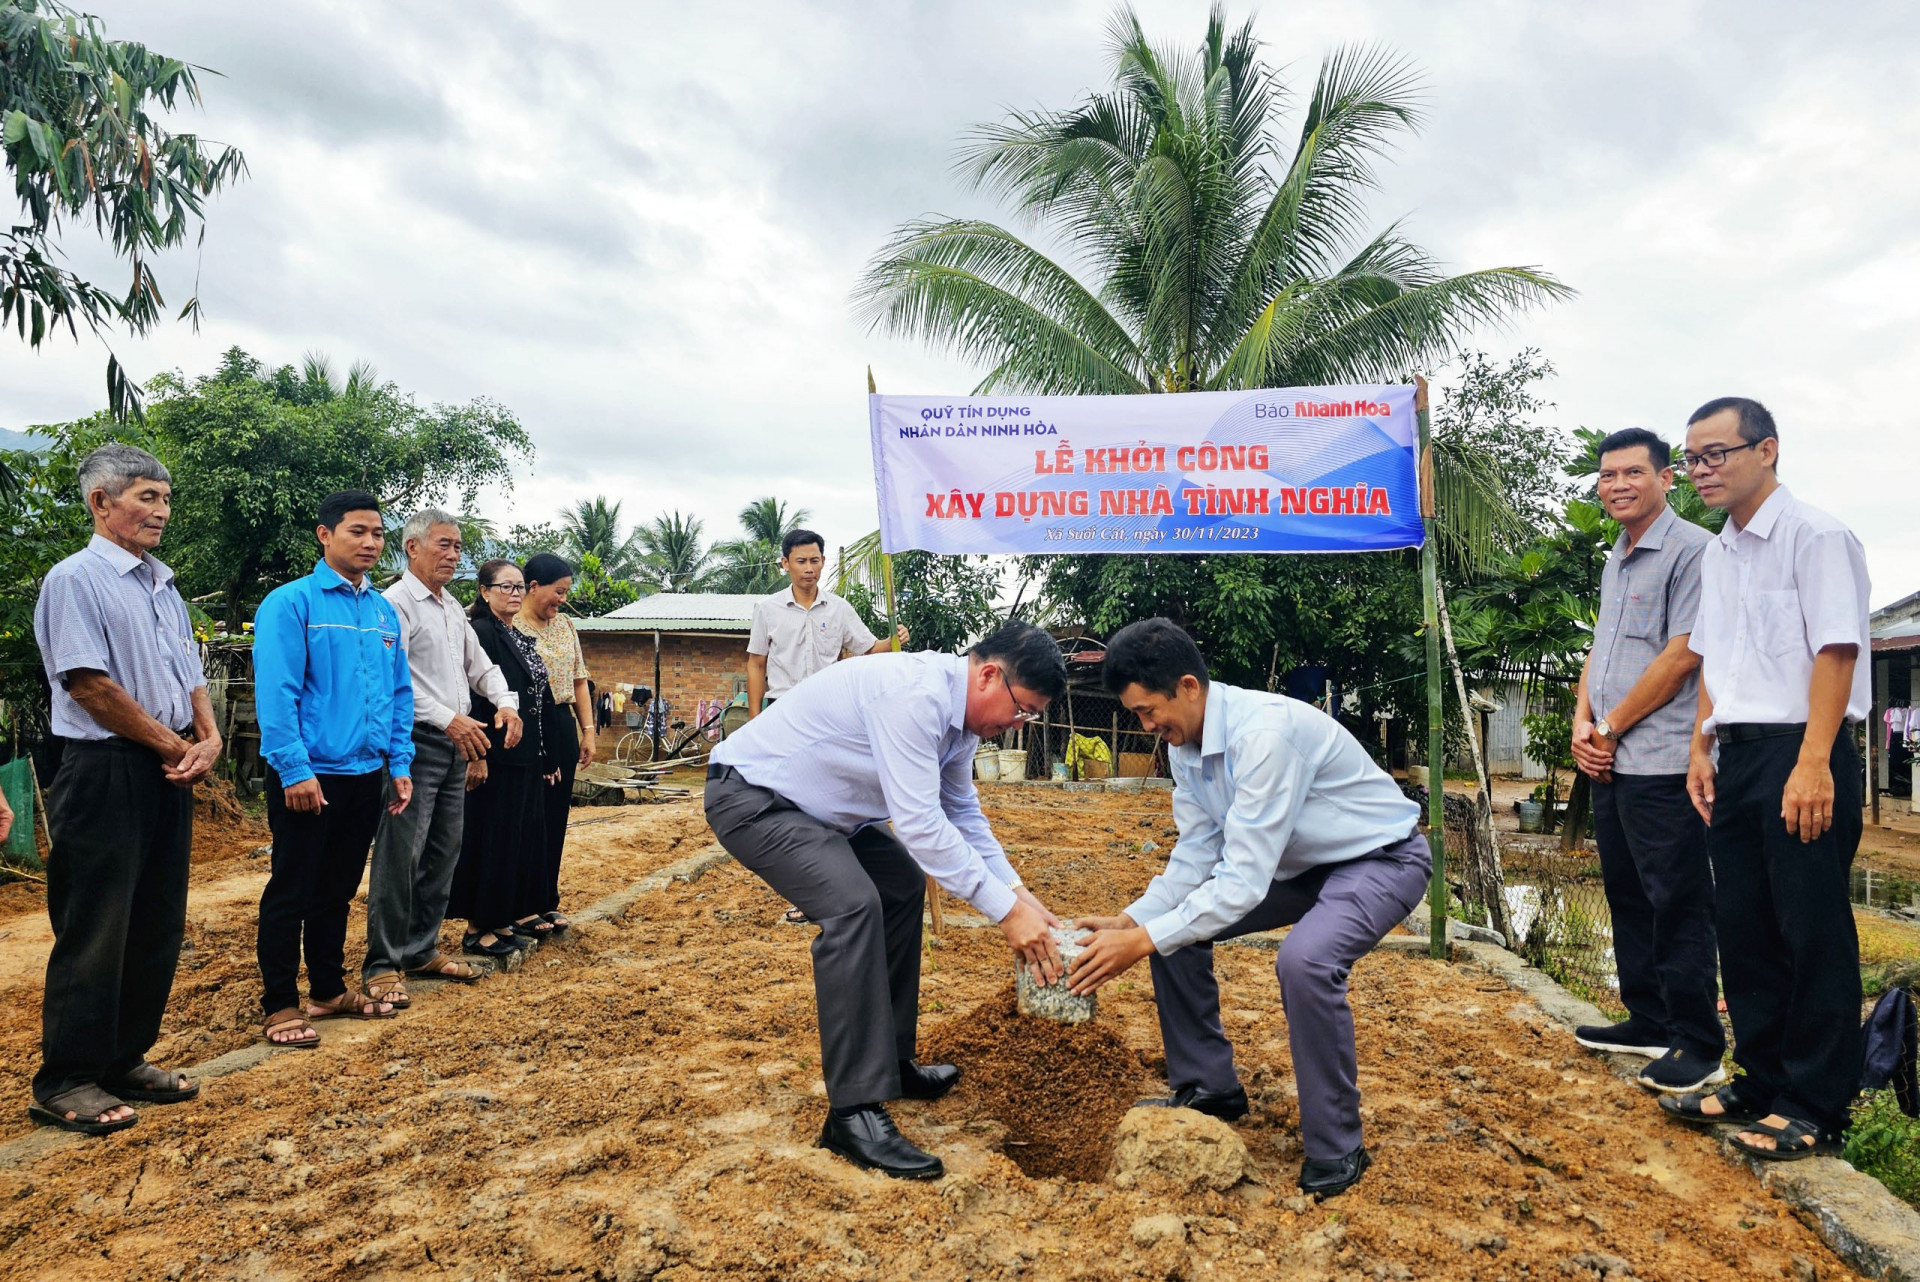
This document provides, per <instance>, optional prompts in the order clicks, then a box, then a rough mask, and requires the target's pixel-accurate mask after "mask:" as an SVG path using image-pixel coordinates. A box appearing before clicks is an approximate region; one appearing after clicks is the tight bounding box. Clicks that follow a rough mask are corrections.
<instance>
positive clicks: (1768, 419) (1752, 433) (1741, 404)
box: [1687, 396, 1780, 444]
mask: <svg viewBox="0 0 1920 1282" xmlns="http://www.w3.org/2000/svg"><path fill="white" fill-rule="evenodd" d="M1721 410H1733V411H1734V412H1735V413H1737V414H1738V415H1739V416H1740V439H1741V440H1743V441H1746V442H1747V443H1749V444H1751V443H1753V442H1754V441H1764V440H1766V439H1767V438H1768V437H1772V438H1773V439H1774V440H1776V441H1777V440H1779V439H1780V430H1779V429H1778V428H1776V427H1775V426H1774V425H1773V415H1772V414H1771V413H1770V412H1769V411H1768V410H1767V407H1766V406H1764V405H1762V404H1761V403H1760V402H1759V401H1754V400H1749V399H1747V398H1746V397H1744V396H1722V397H1719V398H1717V399H1715V400H1711V401H1708V402H1707V403H1706V404H1705V405H1702V406H1701V407H1700V408H1699V409H1697V410H1695V411H1694V412H1693V416H1692V417H1691V418H1689V419H1688V420H1687V426H1688V427H1692V426H1693V425H1694V424H1695V423H1698V422H1699V421H1700V420H1701V419H1703V418H1712V417H1713V416H1714V415H1715V414H1718V413H1719V412H1720V411H1721Z"/></svg>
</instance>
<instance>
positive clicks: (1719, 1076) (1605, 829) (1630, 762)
mask: <svg viewBox="0 0 1920 1282" xmlns="http://www.w3.org/2000/svg"><path fill="white" fill-rule="evenodd" d="M1599 460H1600V477H1599V492H1600V501H1601V503H1602V504H1603V505H1604V506H1605V508H1606V511H1607V515H1608V516H1611V517H1612V518H1613V519H1614V520H1616V521H1618V522H1620V525H1621V533H1620V539H1619V542H1617V543H1615V544H1614V547H1613V552H1612V554H1611V555H1610V556H1608V558H1607V568H1606V570H1605V571H1604V573H1603V574H1602V575H1601V579H1600V617H1599V620H1598V621H1597V623H1596V624H1595V626H1594V639H1593V651H1592V652H1591V653H1590V654H1589V655H1588V656H1587V663H1586V668H1585V670H1584V671H1583V672H1582V673H1581V676H1580V696H1579V702H1578V704H1577V705H1576V707H1575V710H1574V722H1573V726H1574V729H1573V755H1574V760H1575V761H1576V762H1577V763H1578V765H1579V767H1580V769H1581V770H1582V771H1583V772H1584V773H1586V774H1587V775H1588V776H1590V777H1591V778H1592V780H1593V818H1594V824H1593V827H1594V837H1595V839H1596V841H1597V842H1598V843H1599V846H1600V870H1601V875H1602V878H1603V880H1604V882H1605V884H1606V891H1607V906H1608V907H1609V908H1610V909H1611V910H1612V913H1613V949H1614V960H1615V964H1616V967H1617V969H1618V971H1619V974H1620V1000H1621V1003H1622V1004H1623V1005H1625V1006H1626V1008H1627V1019H1626V1021H1625V1022H1623V1023H1620V1024H1612V1025H1595V1026H1591V1027H1585V1028H1580V1029H1577V1030H1575V1036H1576V1037H1577V1038H1578V1039H1579V1041H1580V1044H1581V1045H1583V1046H1589V1047H1592V1048H1594V1049H1596V1050H1609V1051H1620V1052H1624V1053H1627V1054H1632V1055H1646V1056H1648V1057H1650V1058H1651V1060H1652V1062H1651V1063H1649V1064H1648V1065H1647V1066H1646V1067H1645V1068H1644V1069H1643V1070H1642V1071H1641V1074H1640V1079H1639V1080H1640V1084H1641V1085H1642V1086H1645V1087H1647V1088H1648V1089H1650V1090H1656V1091H1666V1092H1672V1093H1675V1094H1679V1093H1684V1092H1688V1091H1697V1090H1699V1089H1700V1088H1701V1087H1703V1086H1708V1085H1717V1084H1718V1083H1720V1082H1723V1081H1725V1080H1726V1071H1725V1070H1724V1069H1722V1068H1721V1067H1720V1054H1721V1051H1723V1050H1724V1049H1725V1047H1726V1038H1725V1034H1724V1033H1723V1032H1722V1031H1721V1028H1720V1020H1719V1017H1718V1015H1717V1014H1716V1012H1715V1004H1716V998H1717V995H1718V992H1719V988H1718V983H1717V977H1716V972H1715V968H1714V930H1713V877H1712V874H1711V872H1710V871H1709V868H1708V864H1707V846H1706V826H1705V825H1704V824H1703V823H1702V822H1701V820H1700V816H1699V815H1698V814H1697V813H1695V812H1694V809H1693V805H1692V802H1691V801H1690V800H1689V798H1688V796H1687V761H1688V752H1689V748H1690V745H1691V742H1692V738H1693V713H1694V707H1695V704H1696V703H1697V701H1698V699H1699V686H1700V676H1699V669H1700V660H1699V656H1698V655H1696V654H1694V653H1693V652H1692V651H1691V650H1689V649H1688V648H1687V642H1688V637H1689V634H1690V633H1691V632H1692V631H1693V621H1694V616H1695V615H1696V614H1698V613H1699V610H1700V558H1701V556H1702V554H1703V553H1704V552H1705V551H1706V547H1707V544H1708V543H1709V542H1710V541H1711V540H1712V538H1713V536H1712V535H1711V534H1709V533H1707V531H1705V530H1703V529H1701V528H1700V527H1699V526H1697V525H1694V524H1692V523H1691V522H1688V521H1683V520H1681V519H1680V517H1679V516H1678V515H1676V514H1675V513H1674V511H1673V509H1672V508H1670V507H1668V506H1667V491H1668V490H1670V489H1672V488H1673V468H1672V466H1671V462H1672V452H1671V450H1670V449H1669V447H1668V445H1667V443H1666V442H1665V441H1663V440H1661V439H1660V438H1659V437H1658V436H1656V435H1654V434H1653V433H1652V432H1649V431H1647V430H1646V429H1645V428H1639V427H1633V428H1627V429H1626V430H1624V431H1619V432H1615V433H1614V434H1613V435H1611V436H1609V437H1607V438H1606V439H1605V440H1603V441H1601V442H1600V453H1599Z"/></svg>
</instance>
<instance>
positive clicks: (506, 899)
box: [447, 757, 547, 931]
mask: <svg viewBox="0 0 1920 1282" xmlns="http://www.w3.org/2000/svg"><path fill="white" fill-rule="evenodd" d="M546 788H547V785H546V782H545V781H544V780H543V779H541V777H540V770H539V767H538V766H537V765H514V764H510V763H505V762H495V761H494V760H493V759H492V757H489V758H488V761H487V781H486V782H485V783H483V784H481V785H480V786H479V787H478V788H475V789H474V790H473V791H472V792H469V793H468V794H467V814H466V828H465V831H464V832H463V833H462V835H461V840H460V863H459V866H458V867H456V868H455V869H454V873H453V891H452V894H451V896H450V897H449V898H448V900H447V916H449V917H453V918H457V919H460V920H463V921H465V922H467V923H468V925H470V926H471V927H472V928H473V929H474V930H476V931H488V930H496V929H498V928H500V927H502V926H505V925H507V924H509V923H510V922H513V921H516V920H518V919H519V918H521V917H525V916H526V915H527V914H528V913H533V912H540V911H543V910H542V909H540V908H538V907H537V906H536V905H535V904H534V902H533V900H534V898H535V896H536V895H537V894H538V886H539V885H540V883H541V880H542V878H543V877H544V875H545V871H546V863H547V858H546V842H547V833H546V810H545V802H546Z"/></svg>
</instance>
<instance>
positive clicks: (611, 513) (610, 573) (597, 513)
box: [560, 494, 646, 579]
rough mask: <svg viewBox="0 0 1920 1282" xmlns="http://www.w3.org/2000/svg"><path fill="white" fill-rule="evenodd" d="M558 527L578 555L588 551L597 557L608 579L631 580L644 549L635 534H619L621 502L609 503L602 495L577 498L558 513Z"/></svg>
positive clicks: (638, 536) (636, 532)
mask: <svg viewBox="0 0 1920 1282" xmlns="http://www.w3.org/2000/svg"><path fill="white" fill-rule="evenodd" d="M560 528H561V529H562V530H563V531H564V532H565V534H566V536H567V541H568V542H569V543H571V544H572V545H573V551H574V552H575V553H576V554H577V555H578V556H584V555H586V554H587V553H589V552H591V553H592V554H593V555H595V556H597V557H599V558H600V565H601V568H602V569H604V570H605V571H606V573H607V577H608V578H613V579H630V578H633V577H634V574H635V571H636V569H637V567H638V565H639V562H640V560H641V558H642V556H643V555H644V552H645V550H646V549H645V548H644V547H643V546H642V545H641V540H640V535H639V532H638V531H635V532H634V533H633V534H628V535H623V534H622V533H621V532H620V503H619V501H618V500H614V501H612V502H609V501H608V500H607V496H606V495H604V494H596V495H594V496H593V497H592V498H591V499H577V500H575V501H574V502H573V503H572V504H571V505H570V506H568V507H565V508H562V509H561V510H560Z"/></svg>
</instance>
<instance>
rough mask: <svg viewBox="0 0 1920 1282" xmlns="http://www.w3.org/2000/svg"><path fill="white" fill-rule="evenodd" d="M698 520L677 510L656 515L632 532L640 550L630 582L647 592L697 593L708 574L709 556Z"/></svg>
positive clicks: (710, 557)
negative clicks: (632, 580)
mask: <svg viewBox="0 0 1920 1282" xmlns="http://www.w3.org/2000/svg"><path fill="white" fill-rule="evenodd" d="M702 528H703V527H702V525H701V522H700V518H699V517H696V516H685V515H682V514H681V513H680V512H678V511H674V512H669V513H667V514H666V515H664V516H656V517H654V518H653V520H652V521H650V522H649V523H647V524H646V525H643V526H641V527H640V528H639V529H638V530H635V531H634V535H633V537H634V541H635V542H636V543H637V544H638V546H639V547H640V548H641V550H642V555H641V557H640V559H639V564H638V565H637V566H636V567H635V573H634V579H635V581H636V582H638V583H639V584H640V585H641V586H642V587H644V588H645V589H646V590H647V591H649V592H700V591H704V590H705V589H706V587H707V584H708V580H709V577H710V576H711V574H712V562H713V553H712V551H711V550H709V549H708V548H707V547H706V546H704V544H703V543H702V538H701V536H702Z"/></svg>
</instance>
